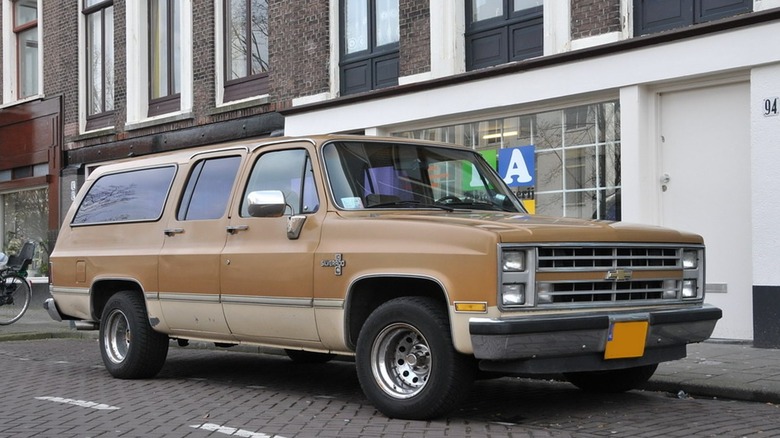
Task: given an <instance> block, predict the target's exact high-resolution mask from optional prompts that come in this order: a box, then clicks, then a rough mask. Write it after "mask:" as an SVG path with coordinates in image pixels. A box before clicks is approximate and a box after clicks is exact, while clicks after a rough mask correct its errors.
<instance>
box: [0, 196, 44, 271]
mask: <svg viewBox="0 0 780 438" xmlns="http://www.w3.org/2000/svg"><path fill="white" fill-rule="evenodd" d="M48 236H49V197H48V190H47V189H46V188H40V189H33V190H24V191H19V192H12V193H6V194H2V195H0V244H1V245H0V252H4V253H5V254H6V255H9V256H10V255H13V254H17V253H18V252H19V250H20V249H21V248H22V245H24V243H25V242H29V241H32V242H35V243H36V244H37V247H36V251H35V257H34V258H33V263H32V265H31V266H30V268H29V270H28V273H29V274H30V275H31V276H44V277H45V276H47V275H48V268H49V252H50V248H49V239H48Z"/></svg>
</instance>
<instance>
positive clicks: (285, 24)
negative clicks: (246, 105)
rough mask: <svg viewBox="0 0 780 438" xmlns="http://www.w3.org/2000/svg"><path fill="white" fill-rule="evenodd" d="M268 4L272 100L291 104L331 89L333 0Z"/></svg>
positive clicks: (277, 1) (299, 0) (279, 0)
mask: <svg viewBox="0 0 780 438" xmlns="http://www.w3.org/2000/svg"><path fill="white" fill-rule="evenodd" d="M268 8H269V10H268V15H269V17H270V20H269V25H268V27H269V43H268V45H269V54H268V59H269V62H270V72H269V76H270V80H271V98H272V100H273V101H275V102H279V103H280V104H281V105H285V106H287V105H290V102H291V100H292V99H293V98H295V97H301V96H310V95H314V94H318V93H324V92H327V91H329V90H330V71H329V66H330V23H329V20H330V12H329V2H327V1H322V0H298V1H284V0H271V1H269V5H268Z"/></svg>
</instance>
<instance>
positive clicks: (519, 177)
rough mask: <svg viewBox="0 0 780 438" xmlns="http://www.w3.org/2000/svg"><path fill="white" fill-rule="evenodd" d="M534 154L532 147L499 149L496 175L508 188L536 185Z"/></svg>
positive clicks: (534, 149) (534, 150)
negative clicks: (499, 176)
mask: <svg viewBox="0 0 780 438" xmlns="http://www.w3.org/2000/svg"><path fill="white" fill-rule="evenodd" d="M535 152H536V148H535V147H534V146H533V145H528V146H520V147H516V148H506V149H499V151H498V174H499V175H501V178H503V179H504V182H505V183H506V184H507V185H508V186H509V187H531V186H535V185H536V154H535Z"/></svg>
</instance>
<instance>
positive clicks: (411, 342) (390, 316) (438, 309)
mask: <svg viewBox="0 0 780 438" xmlns="http://www.w3.org/2000/svg"><path fill="white" fill-rule="evenodd" d="M355 362H356V367H357V374H358V379H359V380H360V386H361V387H362V388H363V392H364V393H365V394H366V397H368V399H369V400H370V401H371V403H373V404H374V406H376V408H377V409H379V411H380V412H382V413H383V414H385V415H387V416H388V417H390V418H403V419H408V420H425V419H431V418H435V417H439V416H441V415H443V414H445V413H447V412H448V411H450V410H452V409H453V408H454V407H455V406H456V405H457V404H458V403H459V402H460V401H461V400H462V399H463V398H464V397H466V396H467V395H468V393H469V388H470V387H471V384H472V382H473V381H474V368H473V366H472V365H473V361H472V360H471V358H469V357H467V356H464V355H462V354H460V353H458V352H457V351H455V349H454V347H453V345H452V337H451V336H450V325H449V319H448V318H447V314H446V312H445V309H444V307H443V306H442V305H440V304H438V303H437V302H436V301H434V300H432V299H429V298H422V297H402V298H396V299H394V300H391V301H388V302H387V303H384V304H382V305H381V306H379V307H378V308H377V309H376V310H374V312H373V313H371V315H370V316H369V317H368V319H367V320H366V322H365V324H364V325H363V329H362V330H361V331H360V335H359V336H358V341H357V350H356V356H355Z"/></svg>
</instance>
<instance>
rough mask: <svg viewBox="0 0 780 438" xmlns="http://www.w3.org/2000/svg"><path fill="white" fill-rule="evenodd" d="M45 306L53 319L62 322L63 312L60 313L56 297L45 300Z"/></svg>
mask: <svg viewBox="0 0 780 438" xmlns="http://www.w3.org/2000/svg"><path fill="white" fill-rule="evenodd" d="M43 308H44V309H46V312H48V313H49V316H50V317H51V319H53V320H55V321H60V322H62V314H60V311H59V309H57V303H55V302H54V298H47V299H46V301H44V302H43Z"/></svg>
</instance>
